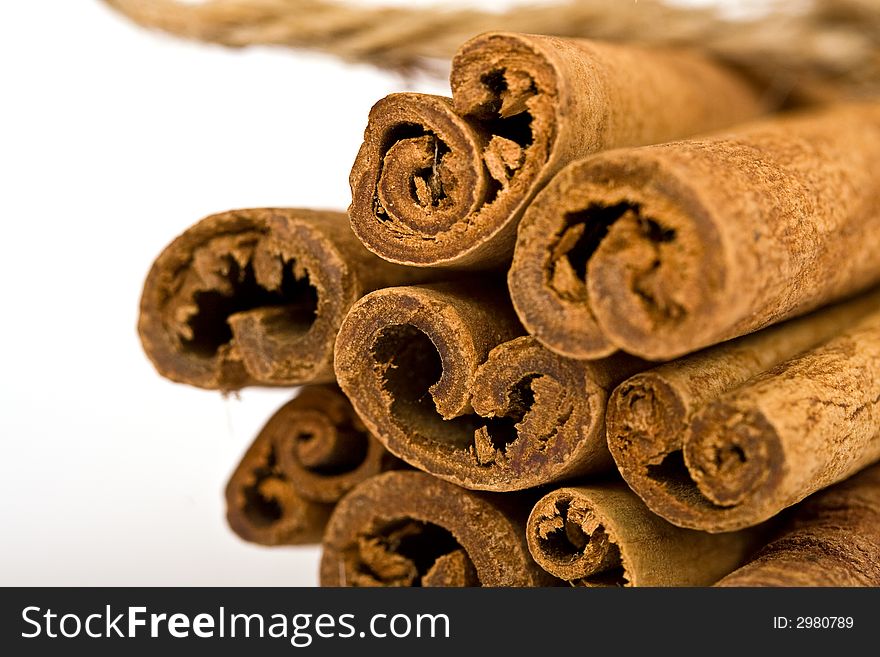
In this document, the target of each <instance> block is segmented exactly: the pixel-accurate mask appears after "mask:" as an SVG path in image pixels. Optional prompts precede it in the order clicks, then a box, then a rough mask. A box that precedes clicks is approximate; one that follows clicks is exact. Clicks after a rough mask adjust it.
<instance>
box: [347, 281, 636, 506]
mask: <svg viewBox="0 0 880 657" xmlns="http://www.w3.org/2000/svg"><path fill="white" fill-rule="evenodd" d="M520 331H521V328H520V326H519V324H518V323H517V322H516V320H515V318H514V316H513V313H512V311H511V309H510V307H509V304H508V303H507V302H506V299H505V298H504V295H503V288H502V289H501V290H498V289H497V288H492V287H485V286H483V287H482V288H480V287H476V286H470V287H469V288H465V287H463V286H461V285H445V286H436V285H435V286H418V287H408V288H387V289H384V290H378V291H376V292H374V293H372V294H369V295H367V296H366V297H364V298H363V299H361V300H360V301H359V302H358V303H356V304H355V305H354V306H353V307H352V309H351V312H350V313H349V314H348V316H347V317H346V318H345V320H344V322H343V324H342V327H341V329H340V332H339V337H338V339H337V347H336V372H337V377H338V379H339V385H340V386H341V387H342V390H343V391H344V392H345V393H346V395H348V397H349V399H351V401H352V404H353V406H354V408H355V409H356V410H357V412H358V414H359V415H360V417H361V418H362V419H363V421H364V424H365V425H366V426H367V427H368V428H369V429H370V431H372V432H373V434H374V435H375V436H376V437H377V438H378V439H379V440H380V441H382V443H383V444H384V445H385V446H386V447H387V448H388V450H389V451H390V452H392V453H393V454H395V455H397V456H399V457H400V458H402V459H403V460H404V461H406V462H407V463H409V464H411V465H413V466H415V467H417V468H419V469H421V470H425V471H427V472H430V473H431V474H434V475H436V476H438V477H442V478H443V479H446V480H448V481H451V482H454V483H456V484H458V485H460V486H464V487H465V488H470V489H477V490H492V491H512V490H522V489H525V488H531V487H533V486H539V485H542V484H546V483H549V482H552V481H558V480H562V479H566V478H570V477H573V476H576V475H582V474H587V473H591V472H597V471H602V470H607V469H609V468H610V467H611V459H610V456H609V454H608V449H607V445H606V441H605V433H604V413H605V404H606V401H607V399H608V395H609V394H610V391H611V390H612V389H613V388H614V386H615V385H616V384H617V383H618V382H620V381H622V380H623V379H625V378H626V377H627V376H629V375H631V374H632V373H633V372H635V371H638V370H639V369H641V368H643V367H644V363H643V362H642V361H639V360H637V359H634V358H631V357H627V356H624V355H620V356H618V357H615V358H610V359H606V360H605V361H600V362H594V363H586V362H581V361H573V360H570V359H566V358H562V357H561V356H558V355H556V354H554V353H552V352H550V351H548V350H546V349H544V348H543V347H541V346H540V345H539V344H538V343H537V342H536V341H535V340H534V339H532V338H530V337H514V336H516V335H517V333H519V332H520Z"/></svg>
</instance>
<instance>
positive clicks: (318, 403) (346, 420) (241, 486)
mask: <svg viewBox="0 0 880 657" xmlns="http://www.w3.org/2000/svg"><path fill="white" fill-rule="evenodd" d="M397 463H399V462H398V461H397V460H396V459H395V458H394V457H393V456H391V455H390V454H389V453H388V452H386V451H385V449H384V448H383V447H382V446H381V445H380V444H379V442H378V441H377V440H376V439H375V438H373V437H372V436H371V435H370V434H369V433H368V432H367V430H366V429H365V428H364V426H363V424H361V422H360V420H359V419H358V417H357V415H356V414H355V413H354V411H353V410H352V408H351V405H350V404H349V403H348V400H347V399H346V398H345V396H344V395H343V394H342V393H341V392H340V391H339V390H338V389H337V388H336V386H330V385H321V386H307V387H305V388H303V390H302V391H301V392H300V394H299V395H298V396H297V397H296V398H294V399H293V400H292V401H289V402H288V403H286V404H285V405H284V406H282V407H281V408H280V409H279V410H278V412H277V413H275V415H273V416H272V417H271V418H270V419H269V421H268V422H267V423H266V426H264V427H263V429H262V430H261V431H260V433H259V435H258V436H257V437H256V439H255V440H254V442H253V444H252V445H251V446H250V447H249V448H248V450H247V453H246V454H245V455H244V457H243V458H242V460H241V463H239V465H238V467H237V468H236V470H235V472H234V473H233V475H232V477H231V478H230V480H229V484H228V485H227V487H226V508H227V511H226V517H227V520H228V522H229V526H230V527H231V528H232V529H233V531H235V533H236V534H238V535H239V536H240V537H241V538H243V539H244V540H246V541H252V542H254V543H262V544H264V545H293V544H299V543H316V542H318V541H320V540H321V535H322V533H323V530H324V525H325V524H326V522H327V519H328V517H329V515H330V511H331V510H332V509H333V506H334V505H335V503H336V502H337V501H339V499H340V498H341V497H342V496H343V495H344V494H345V493H347V492H348V491H349V490H351V489H352V488H353V487H354V486H355V485H356V484H358V483H360V482H361V481H363V480H365V479H367V478H369V477H371V476H373V475H375V474H378V473H380V472H382V471H384V470H387V469H389V468H392V467H395V465H396V464H397Z"/></svg>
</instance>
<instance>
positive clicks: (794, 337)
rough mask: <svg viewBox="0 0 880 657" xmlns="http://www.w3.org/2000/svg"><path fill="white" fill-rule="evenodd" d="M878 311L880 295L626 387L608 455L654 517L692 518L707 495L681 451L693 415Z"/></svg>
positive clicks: (702, 354)
mask: <svg viewBox="0 0 880 657" xmlns="http://www.w3.org/2000/svg"><path fill="white" fill-rule="evenodd" d="M878 308H880V293H872V294H869V295H866V296H863V297H860V298H858V299H855V300H853V301H849V302H847V303H843V304H839V305H837V306H833V307H831V308H826V309H823V310H820V311H817V312H814V313H812V314H810V315H807V316H805V317H802V318H799V319H795V320H790V321H788V322H785V323H782V324H777V325H776V326H772V327H770V328H768V329H764V330H763V331H759V332H757V333H752V334H750V335H747V336H743V337H741V338H737V339H736V340H732V341H730V342H726V343H724V344H721V345H717V346H715V347H710V348H708V349H704V350H703V351H699V352H697V353H695V354H692V355H690V356H687V357H685V358H681V359H678V360H675V361H672V362H670V363H667V364H665V365H660V366H659V367H656V368H654V369H651V370H648V371H645V372H642V373H640V374H636V375H635V376H633V377H631V378H630V379H628V380H626V381H625V382H624V383H622V384H621V385H619V386H618V387H617V388H616V389H615V390H614V392H613V394H612V395H611V399H610V401H609V403H608V409H607V413H606V426H607V434H608V447H609V449H610V451H611V454H612V456H613V457H614V460H615V462H616V464H617V467H618V469H619V470H620V473H621V475H622V476H623V478H624V479H625V480H626V482H627V483H628V484H629V485H630V487H631V488H632V489H633V490H634V491H635V492H636V493H638V494H639V496H640V497H641V498H642V499H643V500H644V501H645V502H646V503H647V505H648V506H649V507H650V508H651V509H652V510H654V512H655V513H659V514H661V515H664V516H666V517H676V518H678V517H684V516H686V515H690V512H689V509H690V508H691V506H692V500H694V499H699V497H700V495H699V493H698V491H697V489H696V484H695V483H694V482H693V480H692V479H691V476H690V474H689V473H688V471H687V468H686V467H685V466H684V454H683V451H682V450H683V449H684V439H685V434H686V433H687V430H688V428H689V426H690V423H691V421H692V419H693V417H694V415H695V414H697V413H698V412H699V411H700V410H701V409H702V408H704V407H705V406H706V405H707V404H709V403H711V402H712V401H714V400H716V399H718V398H719V397H721V396H723V395H724V394H725V393H727V392H729V391H731V390H734V389H736V388H737V387H739V386H741V385H743V384H744V383H746V382H747V381H748V380H749V379H751V378H752V377H754V376H756V375H758V374H760V373H762V372H764V371H766V370H769V369H770V368H772V367H774V366H776V365H778V364H780V363H782V362H783V361H785V360H788V359H790V358H792V357H794V356H796V355H798V354H799V353H801V352H803V351H807V350H809V349H811V348H813V347H816V346H818V345H821V344H822V343H824V342H826V341H827V340H829V339H830V338H832V337H834V336H835V335H836V334H839V333H840V332H842V331H844V330H846V329H847V328H849V327H850V326H852V325H853V324H854V323H856V322H858V321H859V320H860V319H861V318H863V317H865V316H866V315H867V314H869V313H871V312H874V311H876V310H878ZM670 509H675V511H670ZM670 514H671V515H670Z"/></svg>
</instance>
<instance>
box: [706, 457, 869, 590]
mask: <svg viewBox="0 0 880 657" xmlns="http://www.w3.org/2000/svg"><path fill="white" fill-rule="evenodd" d="M718 586H880V466H873V467H871V468H868V469H867V470H865V471H863V472H861V473H859V474H857V475H855V476H854V477H852V478H851V479H848V480H847V481H844V482H843V483H840V484H837V485H836V486H833V487H831V488H829V489H827V490H824V491H822V492H821V493H816V494H815V495H813V496H812V497H810V498H808V499H807V500H805V501H804V502H802V503H801V504H799V505H798V506H796V507H795V508H793V509H792V510H791V516H790V520H789V521H788V523H787V525H786V526H785V528H784V529H782V530H781V531H780V532H779V535H778V536H777V537H776V539H775V540H773V541H772V542H770V543H769V544H768V545H767V546H766V547H765V548H764V549H763V550H761V551H760V552H759V553H758V554H757V555H756V556H755V558H754V559H753V560H752V561H751V562H749V563H748V564H746V565H745V566H743V567H742V568H740V569H739V570H737V571H735V572H733V573H731V574H730V575H728V576H727V577H725V578H724V579H722V580H721V581H720V582H718Z"/></svg>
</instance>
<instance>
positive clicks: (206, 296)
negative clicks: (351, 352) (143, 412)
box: [138, 208, 430, 390]
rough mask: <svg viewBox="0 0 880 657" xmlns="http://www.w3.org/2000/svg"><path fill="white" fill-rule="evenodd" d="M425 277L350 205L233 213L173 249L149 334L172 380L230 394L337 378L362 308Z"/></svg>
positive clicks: (156, 270) (149, 301)
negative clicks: (367, 299) (356, 228)
mask: <svg viewBox="0 0 880 657" xmlns="http://www.w3.org/2000/svg"><path fill="white" fill-rule="evenodd" d="M426 278H430V274H429V273H428V272H425V271H421V272H419V271H413V270H407V269H405V268H402V267H399V266H396V265H392V264H389V263H386V262H383V261H382V260H380V259H379V258H377V257H375V256H374V255H372V254H371V253H369V252H368V251H367V250H366V249H364V248H363V246H362V245H361V244H360V242H358V240H357V239H356V238H355V237H354V235H353V234H352V233H351V229H350V228H349V225H348V219H347V217H346V215H344V214H342V213H338V212H320V211H314V210H296V209H270V208H265V209H252V210H234V211H231V212H224V213H221V214H216V215H212V216H210V217H207V218H206V219H204V220H202V221H200V222H199V223H197V224H196V225H195V226H193V227H192V228H190V229H189V230H187V231H186V232H184V233H183V234H182V235H181V236H180V237H178V238H177V239H176V240H174V241H173V242H172V243H171V244H170V245H169V246H168V247H167V248H166V249H165V250H164V251H163V253H162V254H161V255H160V256H159V258H158V259H157V260H156V262H155V263H154V264H153V267H152V269H151V270H150V273H149V275H148V276H147V280H146V283H145V284H144V291H143V296H142V297H141V307H140V319H139V323H138V330H139V333H140V337H141V342H142V344H143V347H144V350H145V351H146V353H147V355H148V356H149V358H150V360H151V361H152V362H153V364H154V365H155V366H156V369H157V370H158V371H159V373H160V374H162V375H163V376H165V377H167V378H169V379H171V380H172V381H177V382H181V383H189V384H191V385H195V386H199V387H202V388H210V389H221V390H235V389H238V388H241V387H243V386H247V385H255V384H258V385H296V384H301V383H312V382H314V383H321V382H330V381H332V380H333V343H334V340H335V338H336V332H337V331H338V329H339V324H340V322H341V321H342V317H343V316H344V315H345V313H346V312H348V309H349V307H350V306H351V304H352V303H354V302H355V301H356V300H357V299H359V298H360V297H361V296H363V295H364V294H366V293H367V292H369V291H371V290H375V289H377V288H380V287H385V286H387V285H394V284H401V283H408V282H415V281H418V280H425V279H426Z"/></svg>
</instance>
